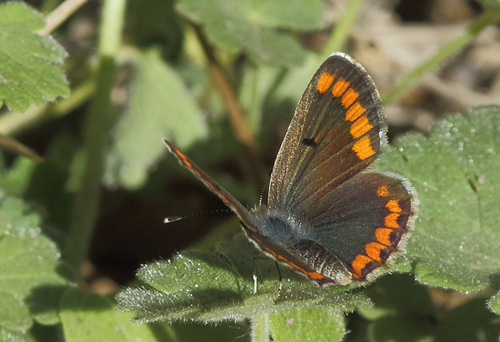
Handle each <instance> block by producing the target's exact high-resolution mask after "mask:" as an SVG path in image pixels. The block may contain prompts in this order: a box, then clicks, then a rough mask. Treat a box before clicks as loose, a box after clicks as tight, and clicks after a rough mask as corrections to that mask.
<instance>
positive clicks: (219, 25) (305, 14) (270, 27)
mask: <svg viewBox="0 0 500 342" xmlns="http://www.w3.org/2000/svg"><path fill="white" fill-rule="evenodd" d="M178 9H179V11H180V12H181V13H183V14H184V15H186V16H187V17H188V18H189V19H190V20H192V21H194V22H196V23H198V24H201V25H203V28H204V31H205V33H206V34H207V36H208V38H209V39H210V40H211V41H212V42H214V43H215V44H216V45H218V46H220V47H221V48H223V49H228V50H231V51H235V52H237V51H240V50H245V51H247V52H248V53H249V54H250V55H251V56H253V57H254V58H257V59H259V60H261V61H263V62H268V63H273V64H277V65H295V64H298V63H299V62H301V61H302V59H303V58H304V51H303V49H302V48H301V47H300V45H299V44H298V43H297V42H296V41H295V40H294V39H293V38H292V37H290V36H289V35H286V34H283V33H280V32H278V31H277V30H276V28H285V29H295V30H312V29H317V28H318V24H319V22H320V20H321V17H322V12H323V9H324V4H323V2H322V1H320V0H313V1H299V0H294V1H285V0H278V1H265V0H244V1H231V2H227V1H224V0H216V1H203V0H181V1H179V2H178Z"/></svg>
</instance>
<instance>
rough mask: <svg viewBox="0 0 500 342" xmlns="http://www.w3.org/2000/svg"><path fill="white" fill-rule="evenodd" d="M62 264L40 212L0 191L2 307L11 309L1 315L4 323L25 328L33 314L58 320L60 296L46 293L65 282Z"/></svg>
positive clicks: (51, 321) (0, 321)
mask: <svg viewBox="0 0 500 342" xmlns="http://www.w3.org/2000/svg"><path fill="white" fill-rule="evenodd" d="M60 266H61V265H60V263H59V253H58V251H57V249H56V246H55V245H54V243H53V242H52V241H50V240H49V239H47V238H46V237H45V236H43V235H42V233H41V230H40V217H39V214H37V213H35V212H32V211H30V209H29V208H28V207H27V206H26V205H25V204H24V203H23V202H22V201H20V200H17V199H12V198H8V197H6V196H4V195H3V194H1V193H0V293H1V295H0V307H3V308H9V310H8V311H5V312H2V313H1V314H0V324H1V326H3V327H7V328H9V329H10V330H26V329H27V328H29V326H30V325H31V324H32V316H31V315H32V314H33V315H34V316H35V319H37V320H38V321H39V322H41V323H44V324H54V323H56V322H57V321H58V317H57V298H56V297H54V296H52V297H50V298H49V297H47V296H46V294H47V291H51V293H54V292H53V291H54V289H59V288H61V287H62V286H65V285H66V280H65V279H64V278H63V277H62V276H61V275H59V273H58V271H59V269H60ZM34 308H36V309H35V310H33V309H34ZM30 311H31V313H30Z"/></svg>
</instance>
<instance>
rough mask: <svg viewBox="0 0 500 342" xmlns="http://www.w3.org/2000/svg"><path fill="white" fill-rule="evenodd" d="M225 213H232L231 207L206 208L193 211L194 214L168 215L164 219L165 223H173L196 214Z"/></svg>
mask: <svg viewBox="0 0 500 342" xmlns="http://www.w3.org/2000/svg"><path fill="white" fill-rule="evenodd" d="M225 213H232V211H231V210H230V209H227V208H224V209H215V210H206V211H200V212H197V213H192V214H187V215H182V216H175V215H172V216H167V217H165V218H164V219H163V223H165V224H167V223H172V222H177V221H180V220H184V219H187V218H191V217H195V216H200V215H208V214H225Z"/></svg>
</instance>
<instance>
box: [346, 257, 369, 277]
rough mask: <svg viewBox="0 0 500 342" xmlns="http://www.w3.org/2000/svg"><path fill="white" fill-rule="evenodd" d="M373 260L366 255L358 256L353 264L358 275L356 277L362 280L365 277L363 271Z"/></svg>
mask: <svg viewBox="0 0 500 342" xmlns="http://www.w3.org/2000/svg"><path fill="white" fill-rule="evenodd" d="M371 261H372V259H371V258H370V257H367V256H366V255H363V254H358V255H356V259H354V261H353V262H352V264H351V266H352V269H353V270H354V272H355V273H356V274H355V276H356V277H357V278H360V277H362V276H363V273H362V270H363V268H365V267H366V265H368V264H369V263H370V262H371Z"/></svg>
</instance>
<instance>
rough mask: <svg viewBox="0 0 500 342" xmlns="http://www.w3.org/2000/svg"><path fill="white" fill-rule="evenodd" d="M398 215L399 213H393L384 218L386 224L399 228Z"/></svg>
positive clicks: (389, 226)
mask: <svg viewBox="0 0 500 342" xmlns="http://www.w3.org/2000/svg"><path fill="white" fill-rule="evenodd" d="M398 217H399V213H391V214H389V215H387V216H386V217H385V219H384V225H385V226H386V227H388V228H394V229H397V228H399V224H398Z"/></svg>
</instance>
